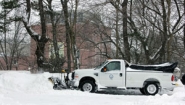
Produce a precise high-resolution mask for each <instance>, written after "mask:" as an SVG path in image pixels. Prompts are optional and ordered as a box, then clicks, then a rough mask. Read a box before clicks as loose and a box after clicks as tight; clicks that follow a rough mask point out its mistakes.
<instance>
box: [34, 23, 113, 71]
mask: <svg viewBox="0 0 185 105" xmlns="http://www.w3.org/2000/svg"><path fill="white" fill-rule="evenodd" d="M32 29H33V30H34V31H35V32H37V33H41V27H40V25H34V26H32ZM75 31H76V46H77V48H78V50H79V62H80V68H93V67H95V66H97V65H99V64H100V63H101V62H103V61H105V60H106V59H107V57H105V56H103V55H101V54H102V53H105V52H106V53H110V51H111V43H102V44H100V43H101V42H102V41H103V39H102V38H103V36H102V35H101V34H102V32H100V29H98V28H97V27H95V26H94V25H93V24H91V23H78V24H76V26H75ZM102 31H104V33H106V34H108V35H110V33H111V30H110V29H106V30H102ZM47 37H48V38H49V39H51V40H52V39H53V38H52V25H51V24H47ZM57 41H58V46H60V47H59V53H60V55H61V56H63V57H65V58H66V59H67V49H66V43H65V42H66V36H65V25H64V24H60V25H58V27H57ZM105 45H106V47H105ZM31 46H36V43H35V41H34V40H33V39H32V40H31ZM35 49H36V47H31V56H32V58H34V59H35V60H36V57H35V55H34V53H35ZM52 51H53V46H52V41H49V42H48V43H47V44H46V46H45V57H46V59H47V60H48V59H49V58H50V56H51V52H52ZM72 65H73V63H72ZM64 68H67V64H66V63H65V64H64ZM71 69H72V70H74V69H75V68H71Z"/></svg>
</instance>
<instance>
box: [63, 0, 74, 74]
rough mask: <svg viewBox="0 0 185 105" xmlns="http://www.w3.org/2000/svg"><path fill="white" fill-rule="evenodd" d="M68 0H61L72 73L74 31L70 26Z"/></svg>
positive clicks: (68, 61)
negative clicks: (72, 37)
mask: <svg viewBox="0 0 185 105" xmlns="http://www.w3.org/2000/svg"><path fill="white" fill-rule="evenodd" d="M67 3H68V0H61V4H62V7H63V12H64V19H65V28H66V44H67V64H68V70H69V71H71V53H70V52H71V40H70V36H71V34H72V30H71V29H70V26H69V19H68V17H69V14H68V6H67Z"/></svg>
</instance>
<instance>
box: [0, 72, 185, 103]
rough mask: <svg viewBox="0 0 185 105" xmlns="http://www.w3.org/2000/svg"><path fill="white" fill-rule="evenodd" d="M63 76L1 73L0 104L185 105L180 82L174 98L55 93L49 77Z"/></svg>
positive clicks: (128, 93)
mask: <svg viewBox="0 0 185 105" xmlns="http://www.w3.org/2000/svg"><path fill="white" fill-rule="evenodd" d="M51 76H57V77H61V75H60V74H51V73H47V72H46V73H42V74H31V73H30V72H28V71H8V72H7V71H4V72H1V71H0V105H74V104H75V105H105V104H106V105H184V103H185V89H184V86H183V85H182V83H181V82H180V80H179V81H178V86H177V87H176V88H175V89H174V91H173V93H172V94H171V95H168V94H163V95H160V94H157V95H155V96H144V95H141V93H140V92H139V91H137V90H130V91H117V92H98V93H87V92H81V91H79V90H53V89H52V87H53V85H52V83H51V82H50V81H48V77H51Z"/></svg>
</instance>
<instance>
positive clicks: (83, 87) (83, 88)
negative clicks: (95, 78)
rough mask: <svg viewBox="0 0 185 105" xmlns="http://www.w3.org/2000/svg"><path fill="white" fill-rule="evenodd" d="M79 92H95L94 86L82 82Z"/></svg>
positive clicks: (87, 82)
mask: <svg viewBox="0 0 185 105" xmlns="http://www.w3.org/2000/svg"><path fill="white" fill-rule="evenodd" d="M80 89H81V91H85V92H92V93H93V92H95V84H94V83H93V82H92V81H90V80H87V81H84V82H82V84H81V86H80Z"/></svg>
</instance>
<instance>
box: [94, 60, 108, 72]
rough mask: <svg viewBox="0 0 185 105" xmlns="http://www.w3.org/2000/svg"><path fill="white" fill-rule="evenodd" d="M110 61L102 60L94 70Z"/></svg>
mask: <svg viewBox="0 0 185 105" xmlns="http://www.w3.org/2000/svg"><path fill="white" fill-rule="evenodd" d="M107 62H108V61H105V62H102V63H101V64H100V65H98V66H96V67H95V68H94V70H96V69H99V68H101V67H102V66H103V65H105V64H106V63H107Z"/></svg>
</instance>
